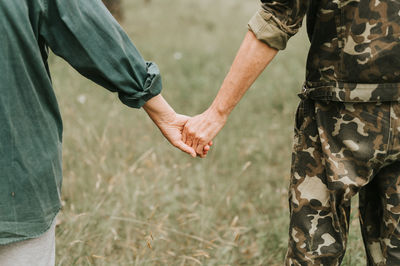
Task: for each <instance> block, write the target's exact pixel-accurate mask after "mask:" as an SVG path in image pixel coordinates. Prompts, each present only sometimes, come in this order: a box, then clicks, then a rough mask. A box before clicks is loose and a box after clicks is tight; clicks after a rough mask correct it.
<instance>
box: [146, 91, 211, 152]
mask: <svg viewBox="0 0 400 266" xmlns="http://www.w3.org/2000/svg"><path fill="white" fill-rule="evenodd" d="M143 108H144V110H145V111H146V112H147V114H148V115H149V117H150V118H151V119H152V120H153V122H154V123H155V124H156V125H157V127H158V128H159V129H160V131H161V133H162V134H163V135H164V136H165V138H166V139H167V140H168V141H169V142H170V143H171V144H172V145H173V146H175V147H177V148H178V149H180V150H182V151H184V152H186V153H188V154H190V155H191V156H193V157H196V151H195V150H194V149H193V148H192V147H191V146H189V145H187V144H186V143H185V142H184V141H183V137H182V131H183V128H184V126H185V124H186V122H187V121H188V120H189V117H187V116H184V115H180V114H177V113H175V111H174V109H172V108H171V106H169V104H168V103H167V102H166V101H165V99H164V98H163V97H162V96H161V94H160V95H157V96H155V97H153V98H152V99H150V100H149V101H148V102H147V103H146V104H145V105H144V106H143ZM209 149H210V146H208V145H204V146H203V150H202V151H201V155H202V156H205V155H206V154H207V152H208V150H209Z"/></svg>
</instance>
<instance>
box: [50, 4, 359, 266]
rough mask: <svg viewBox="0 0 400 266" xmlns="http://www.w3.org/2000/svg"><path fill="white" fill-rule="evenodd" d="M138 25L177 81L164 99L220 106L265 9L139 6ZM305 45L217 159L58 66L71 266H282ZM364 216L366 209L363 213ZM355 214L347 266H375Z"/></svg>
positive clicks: (140, 39) (137, 36) (249, 107)
mask: <svg viewBox="0 0 400 266" xmlns="http://www.w3.org/2000/svg"><path fill="white" fill-rule="evenodd" d="M124 5H125V6H124V10H125V21H124V23H123V26H124V28H125V29H126V31H127V32H128V34H129V35H130V36H131V38H132V40H133V41H134V43H135V44H136V46H137V47H138V48H139V50H140V51H141V52H142V54H143V55H144V57H145V58H146V59H147V60H151V61H155V62H157V64H158V65H159V67H160V69H161V71H162V73H163V83H164V91H163V95H164V97H165V98H166V99H167V100H168V101H169V102H170V104H171V105H172V106H173V107H174V108H175V109H176V111H177V112H180V113H184V114H188V115H195V114H197V113H200V112H202V111H203V110H204V109H206V108H207V107H208V105H209V104H210V103H211V101H212V99H213V97H214V96H215V94H216V92H217V90H218V88H219V85H220V84H221V82H222V80H223V78H224V76H225V74H226V73H227V71H228V69H229V66H230V64H231V62H232V60H233V57H234V55H235V52H236V50H237V48H238V47H239V44H240V42H241V39H242V38H243V36H244V34H245V32H246V30H247V29H246V24H247V21H248V20H249V18H250V17H251V16H252V14H253V13H254V12H255V11H256V10H257V8H258V1H256V0H254V1H242V0H220V1H212V0H202V1H191V0H168V1H165V0H152V1H139V0H135V1H132V0H126V1H125V3H124ZM307 49H308V40H307V38H306V36H305V33H304V31H303V32H301V33H300V34H298V35H297V36H295V37H294V38H293V39H292V40H291V42H290V44H289V47H288V49H287V50H285V51H283V52H281V53H280V54H279V55H278V57H277V58H276V59H275V61H274V62H273V63H272V64H271V65H270V67H269V68H268V70H267V71H266V72H265V73H264V74H263V75H262V76H261V77H260V79H259V80H258V81H257V82H256V84H255V85H254V86H253V87H252V88H251V90H250V91H249V92H248V93H247V94H246V96H245V97H244V99H243V100H242V102H241V103H240V104H239V106H238V107H237V108H236V109H235V110H234V112H233V113H232V115H231V117H230V119H229V121H228V123H227V125H226V127H225V128H224V129H223V130H222V131H221V133H220V134H219V135H218V137H217V138H216V139H215V145H214V147H213V149H212V151H211V152H210V154H209V156H208V157H207V159H203V160H201V159H192V158H190V157H189V156H187V155H185V154H183V153H181V152H180V151H178V150H175V149H174V148H173V147H172V146H171V145H169V144H168V142H167V141H166V140H164V139H163V137H162V135H161V134H160V133H159V132H158V130H157V129H156V127H155V126H154V125H153V123H152V122H151V121H150V119H149V118H148V117H147V116H146V114H145V113H144V112H143V111H142V110H133V109H129V108H128V107H125V106H123V105H122V104H121V103H120V102H119V101H118V100H117V97H116V96H115V95H113V94H111V93H109V92H108V91H106V90H104V89H102V88H100V87H98V86H96V85H94V84H93V83H91V82H89V81H88V80H85V79H84V78H82V77H80V76H79V75H78V74H77V73H76V72H75V71H74V70H73V69H71V68H70V67H69V66H67V64H66V63H64V62H62V61H61V60H60V59H57V58H55V57H52V58H51V65H52V74H53V80H54V85H55V88H56V92H57V96H58V99H59V102H60V108H61V110H62V114H63V118H64V128H65V132H64V182H63V205H64V207H63V211H62V213H61V214H60V215H59V217H58V218H59V224H58V227H57V264H58V265H282V264H283V258H284V255H285V251H286V244H287V238H288V237H287V228H288V207H287V186H288V180H289V169H290V156H291V145H292V132H293V127H292V125H293V122H292V121H293V117H294V112H295V109H296V106H297V103H298V98H297V96H296V94H297V92H298V91H299V90H300V88H301V84H302V81H303V79H304V72H305V71H304V65H305V58H306V51H307ZM354 207H355V206H354ZM356 216H357V211H356V209H354V212H353V217H352V223H351V231H350V232H351V234H350V239H349V246H348V250H347V255H346V257H345V259H344V263H343V265H365V260H364V256H365V255H364V252H363V248H362V243H361V238H360V233H359V228H358V219H357V217H356Z"/></svg>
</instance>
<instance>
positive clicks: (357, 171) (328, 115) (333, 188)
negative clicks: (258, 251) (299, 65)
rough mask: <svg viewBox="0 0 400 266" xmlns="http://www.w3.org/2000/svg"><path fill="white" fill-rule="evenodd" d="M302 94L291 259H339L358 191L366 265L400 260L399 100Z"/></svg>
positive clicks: (295, 262)
mask: <svg viewBox="0 0 400 266" xmlns="http://www.w3.org/2000/svg"><path fill="white" fill-rule="evenodd" d="M304 96H305V94H302V97H303V100H302V101H301V103H300V105H299V107H298V110H297V114H296V125H295V141H294V147H293V156H292V170H291V182H290V188H289V205H290V218H291V219H290V229H289V248H288V252H287V255H286V261H285V263H286V265H324V266H325V265H340V263H341V261H342V259H343V256H344V253H345V249H346V244H347V236H348V229H349V215H350V206H351V204H350V201H351V199H352V197H353V196H355V195H356V194H357V193H358V194H359V197H360V206H359V208H360V223H361V227H362V234H363V239H364V243H365V248H366V251H367V260H368V265H400V227H399V219H400V119H399V117H400V103H398V102H385V103H345V102H334V101H321V100H317V101H314V100H311V99H310V98H309V97H304Z"/></svg>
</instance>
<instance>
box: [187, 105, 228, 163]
mask: <svg viewBox="0 0 400 266" xmlns="http://www.w3.org/2000/svg"><path fill="white" fill-rule="evenodd" d="M226 120H227V115H224V114H221V113H219V112H217V111H216V110H213V109H207V110H206V111H205V112H204V113H202V114H200V115H197V116H195V117H193V118H190V119H189V120H188V121H187V122H186V124H185V127H184V129H183V132H182V138H183V139H182V140H183V142H184V143H185V144H186V145H187V146H188V147H191V148H192V149H193V150H194V151H195V152H196V154H197V155H199V156H200V157H202V158H204V157H206V155H207V152H208V150H209V149H210V146H211V145H212V139H213V138H214V137H215V136H216V135H217V134H218V132H219V131H220V130H221V129H222V128H223V126H224V125H225V123H226Z"/></svg>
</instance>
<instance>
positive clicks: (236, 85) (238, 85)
mask: <svg viewBox="0 0 400 266" xmlns="http://www.w3.org/2000/svg"><path fill="white" fill-rule="evenodd" d="M277 52H278V50H276V49H274V48H271V47H269V46H268V45H267V44H265V43H263V42H261V41H259V40H257V38H256V37H255V35H254V33H253V32H251V31H249V32H248V33H247V34H246V36H245V38H244V41H243V43H242V45H241V47H240V48H239V51H238V53H237V55H236V58H235V60H234V61H233V64H232V66H231V69H230V70H229V73H228V75H227V76H226V78H225V80H224V82H223V84H222V86H221V89H220V90H219V92H218V94H217V96H216V98H215V100H214V101H213V103H212V105H211V106H210V109H211V110H213V111H216V112H218V113H219V114H220V115H223V116H228V115H229V114H230V112H231V111H232V110H233V108H234V107H235V106H236V105H237V103H238V102H239V101H240V99H241V98H242V97H243V95H244V94H245V93H246V91H247V90H248V89H249V88H250V86H251V85H252V84H253V82H254V81H255V80H256V79H257V77H258V76H259V75H260V74H261V73H262V71H263V70H264V69H265V67H266V66H267V65H268V64H269V63H270V62H271V60H272V59H273V58H274V56H275V55H276V54H277Z"/></svg>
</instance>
